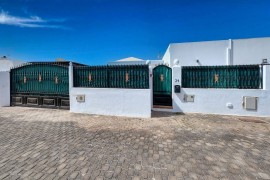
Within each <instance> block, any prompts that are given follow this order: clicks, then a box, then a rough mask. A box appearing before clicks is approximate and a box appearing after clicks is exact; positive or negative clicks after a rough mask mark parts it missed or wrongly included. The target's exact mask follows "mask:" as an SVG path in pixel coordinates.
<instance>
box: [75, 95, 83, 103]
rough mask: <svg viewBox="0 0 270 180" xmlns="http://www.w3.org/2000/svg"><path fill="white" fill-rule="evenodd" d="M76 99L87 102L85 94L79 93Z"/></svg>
mask: <svg viewBox="0 0 270 180" xmlns="http://www.w3.org/2000/svg"><path fill="white" fill-rule="evenodd" d="M76 100H77V102H85V95H77V96H76Z"/></svg>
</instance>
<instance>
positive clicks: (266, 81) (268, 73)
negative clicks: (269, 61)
mask: <svg viewBox="0 0 270 180" xmlns="http://www.w3.org/2000/svg"><path fill="white" fill-rule="evenodd" d="M262 78H263V89H264V90H270V65H264V66H263V77H262Z"/></svg>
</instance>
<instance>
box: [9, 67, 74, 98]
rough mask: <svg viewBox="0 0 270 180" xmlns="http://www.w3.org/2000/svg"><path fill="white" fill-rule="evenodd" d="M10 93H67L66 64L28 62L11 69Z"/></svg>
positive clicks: (67, 77)
mask: <svg viewBox="0 0 270 180" xmlns="http://www.w3.org/2000/svg"><path fill="white" fill-rule="evenodd" d="M11 94H39V95H68V94H69V75H68V66H67V65H63V64H61V63H32V64H31V63H29V64H26V65H23V66H21V67H18V68H14V69H11Z"/></svg>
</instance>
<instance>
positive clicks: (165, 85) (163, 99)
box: [153, 65, 172, 108]
mask: <svg viewBox="0 0 270 180" xmlns="http://www.w3.org/2000/svg"><path fill="white" fill-rule="evenodd" d="M153 105H154V107H156V108H160V107H164V108H168V107H169V108H170V107H172V69H171V68H170V67H168V66H165V65H159V66H157V67H155V68H154V69H153Z"/></svg>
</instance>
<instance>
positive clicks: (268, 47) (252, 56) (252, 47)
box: [233, 38, 270, 65]
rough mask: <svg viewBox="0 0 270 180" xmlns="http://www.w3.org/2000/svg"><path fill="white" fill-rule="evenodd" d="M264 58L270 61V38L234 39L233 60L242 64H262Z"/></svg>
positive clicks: (237, 63)
mask: <svg viewBox="0 0 270 180" xmlns="http://www.w3.org/2000/svg"><path fill="white" fill-rule="evenodd" d="M262 59H268V62H269V63H270V38H254V39H239V40H233V62H234V64H235V65H241V64H261V63H262Z"/></svg>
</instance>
